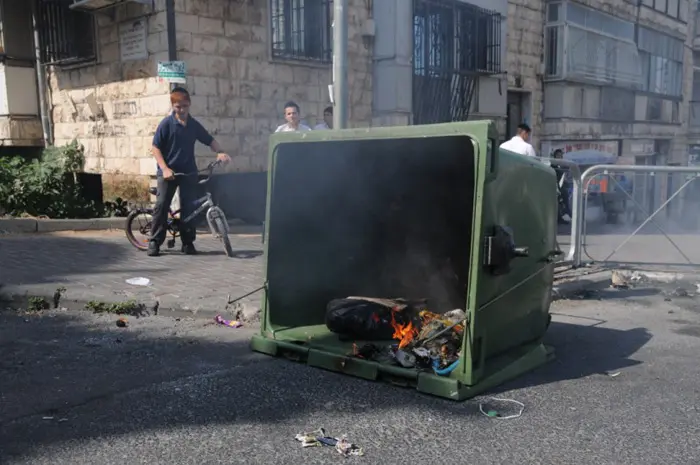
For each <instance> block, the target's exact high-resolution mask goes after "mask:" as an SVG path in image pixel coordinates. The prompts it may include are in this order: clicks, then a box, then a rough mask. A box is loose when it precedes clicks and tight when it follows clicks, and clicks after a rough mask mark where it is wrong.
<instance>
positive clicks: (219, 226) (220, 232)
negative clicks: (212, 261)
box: [125, 161, 233, 257]
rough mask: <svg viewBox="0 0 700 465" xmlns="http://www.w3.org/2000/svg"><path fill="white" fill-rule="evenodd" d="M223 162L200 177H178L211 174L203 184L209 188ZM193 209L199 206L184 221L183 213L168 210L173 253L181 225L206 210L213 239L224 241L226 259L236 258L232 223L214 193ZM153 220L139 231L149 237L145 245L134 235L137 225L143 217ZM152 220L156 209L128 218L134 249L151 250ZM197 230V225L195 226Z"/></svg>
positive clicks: (136, 212) (139, 210) (140, 210)
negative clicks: (215, 171)
mask: <svg viewBox="0 0 700 465" xmlns="http://www.w3.org/2000/svg"><path fill="white" fill-rule="evenodd" d="M220 163H221V162H219V161H215V162H212V163H209V165H207V167H206V168H204V169H203V170H200V171H197V172H196V173H190V174H185V173H175V176H193V175H199V174H201V173H205V172H206V173H207V176H206V177H205V178H204V179H202V180H201V181H199V184H200V185H201V184H206V183H208V182H209V180H210V179H211V174H212V172H213V170H214V168H215V167H216V166H218V165H219V164H220ZM148 191H149V192H150V193H151V194H153V195H157V194H158V190H157V189H156V188H155V187H152V188H150V189H149V190H148ZM193 205H196V206H197V207H196V209H195V210H194V212H192V214H191V215H190V216H188V217H187V218H185V219H181V218H180V217H179V213H180V210H176V211H173V210H172V209H170V208H168V232H167V233H168V234H169V235H170V236H171V238H170V239H168V241H167V242H166V245H167V247H168V248H169V249H172V248H174V247H175V241H176V239H177V238H178V237H179V236H180V230H181V225H182V224H183V223H191V222H192V221H193V220H194V219H195V218H196V217H197V216H198V215H199V214H200V213H202V212H203V211H205V210H206V214H205V216H206V219H207V223H208V225H209V230H210V231H211V233H212V235H213V236H214V237H216V238H217V239H219V240H221V241H222V242H223V244H224V250H225V251H226V255H227V256H229V257H233V249H232V248H231V241H230V240H229V238H228V234H229V229H228V222H227V221H226V215H224V212H223V211H222V210H221V208H219V207H218V206H217V205H216V203H215V202H214V200H213V199H212V195H211V192H209V191H207V193H206V195H205V196H204V197H200V198H199V199H197V200H195V201H194V202H193ZM141 215H144V216H150V218H149V219H148V220H147V221H146V223H145V224H144V225H142V226H141V225H140V223H139V227H138V228H136V230H137V231H139V232H140V233H141V234H143V235H144V236H145V239H144V240H143V241H139V240H138V239H137V238H136V236H135V235H134V231H133V229H132V226H133V223H134V221H136V219H137V218H138V217H139V216H141ZM152 218H153V209H152V208H137V209H135V210H132V211H131V213H129V215H128V216H127V217H126V226H125V229H126V237H127V239H128V240H129V242H130V243H131V245H133V246H134V247H136V248H137V249H139V250H148V242H149V240H150V237H151V224H152ZM192 227H194V225H192Z"/></svg>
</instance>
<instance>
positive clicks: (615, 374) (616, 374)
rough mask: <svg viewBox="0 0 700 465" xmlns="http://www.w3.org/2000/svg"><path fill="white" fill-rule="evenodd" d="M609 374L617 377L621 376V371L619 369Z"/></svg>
mask: <svg viewBox="0 0 700 465" xmlns="http://www.w3.org/2000/svg"><path fill="white" fill-rule="evenodd" d="M608 376H610V377H611V378H617V377H618V376H620V372H619V371H615V372H612V373H608Z"/></svg>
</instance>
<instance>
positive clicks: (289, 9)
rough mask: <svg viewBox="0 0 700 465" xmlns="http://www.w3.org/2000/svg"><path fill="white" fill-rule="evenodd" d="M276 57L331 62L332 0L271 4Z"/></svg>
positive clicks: (289, 0)
mask: <svg viewBox="0 0 700 465" xmlns="http://www.w3.org/2000/svg"><path fill="white" fill-rule="evenodd" d="M270 3H271V8H270V24H271V25H272V56H273V57H274V58H283V59H291V60H308V61H318V62H330V61H331V59H332V55H333V42H332V32H331V21H332V18H331V15H332V11H333V1H332V0H271V2H270Z"/></svg>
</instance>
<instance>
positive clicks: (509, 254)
mask: <svg viewBox="0 0 700 465" xmlns="http://www.w3.org/2000/svg"><path fill="white" fill-rule="evenodd" d="M529 256H530V251H529V248H528V247H516V245H515V241H514V239H513V231H512V229H511V228H509V227H507V226H498V225H497V226H494V228H493V233H492V234H491V235H489V236H486V238H485V239H484V266H485V267H486V269H487V270H488V272H489V273H491V274H492V275H494V276H498V275H502V274H506V273H509V272H510V262H512V261H513V259H514V258H519V257H529Z"/></svg>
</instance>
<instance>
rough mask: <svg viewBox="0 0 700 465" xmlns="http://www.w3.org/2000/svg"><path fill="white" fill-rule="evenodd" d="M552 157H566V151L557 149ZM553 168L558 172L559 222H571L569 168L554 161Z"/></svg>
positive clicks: (560, 158) (559, 158) (561, 158)
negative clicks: (567, 173) (567, 174)
mask: <svg viewBox="0 0 700 465" xmlns="http://www.w3.org/2000/svg"><path fill="white" fill-rule="evenodd" d="M552 158H554V159H556V160H563V159H564V152H562V150H561V149H556V150H555V151H554V153H553V154H552ZM551 165H552V168H554V172H555V173H556V174H557V195H558V196H559V224H569V223H571V209H570V208H569V188H570V186H571V181H568V179H567V176H566V172H567V169H566V167H564V166H563V165H559V164H557V163H556V162H552V164H551Z"/></svg>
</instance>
